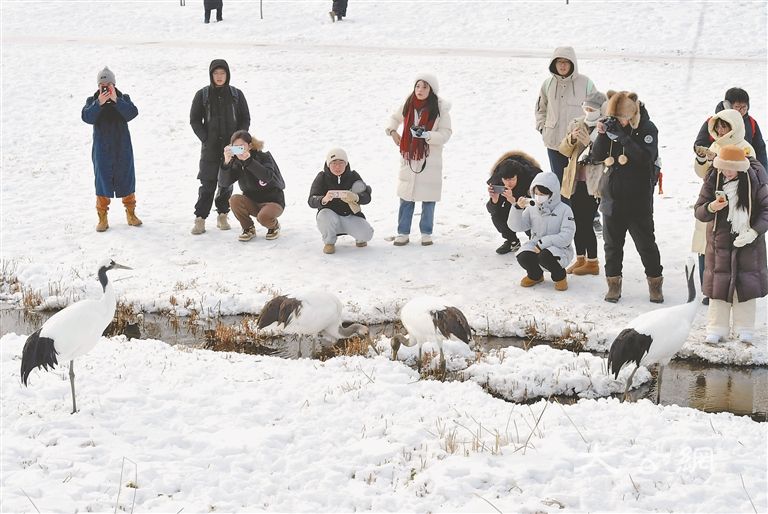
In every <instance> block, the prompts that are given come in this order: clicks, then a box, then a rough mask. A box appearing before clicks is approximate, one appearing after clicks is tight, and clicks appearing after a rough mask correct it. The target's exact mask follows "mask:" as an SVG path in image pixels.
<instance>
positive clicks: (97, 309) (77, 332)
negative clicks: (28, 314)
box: [21, 259, 132, 414]
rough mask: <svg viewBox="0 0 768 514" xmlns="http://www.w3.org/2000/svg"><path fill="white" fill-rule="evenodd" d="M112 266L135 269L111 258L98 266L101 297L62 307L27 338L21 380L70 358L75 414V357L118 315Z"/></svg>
mask: <svg viewBox="0 0 768 514" xmlns="http://www.w3.org/2000/svg"><path fill="white" fill-rule="evenodd" d="M113 269H132V268H129V267H128V266H123V265H122V264H118V263H116V262H115V261H113V260H111V259H109V260H106V261H104V262H102V263H101V264H100V265H99V271H98V277H99V282H101V287H102V289H103V291H104V293H103V294H102V296H101V298H100V299H98V300H90V299H89V300H80V301H79V302H76V303H73V304H72V305H70V306H68V307H67V308H65V309H62V310H60V311H59V312H57V313H56V314H54V315H53V316H51V317H50V318H49V319H48V321H46V322H45V323H43V326H42V327H40V328H39V329H38V330H37V331H36V332H35V333H34V334H32V335H31V336H29V337H28V338H27V341H26V342H25V343H24V349H23V350H22V354H21V382H22V383H23V384H24V385H25V386H27V385H28V383H27V381H28V380H29V374H30V373H31V372H32V370H33V369H35V368H43V369H44V370H46V371H48V368H54V367H55V366H56V365H57V364H59V362H60V361H61V362H66V361H69V383H70V386H71V387H72V414H74V413H75V412H77V403H76V402H75V371H74V360H75V359H77V358H79V357H82V356H83V355H85V354H86V353H88V352H89V351H91V350H92V349H93V347H94V346H96V343H98V342H99V338H100V337H101V335H102V334H103V333H104V329H105V328H107V325H109V323H110V322H111V321H112V318H114V316H115V307H116V306H117V300H116V298H115V290H114V289H113V288H112V284H111V283H110V282H109V279H108V278H107V272H108V271H109V270H113Z"/></svg>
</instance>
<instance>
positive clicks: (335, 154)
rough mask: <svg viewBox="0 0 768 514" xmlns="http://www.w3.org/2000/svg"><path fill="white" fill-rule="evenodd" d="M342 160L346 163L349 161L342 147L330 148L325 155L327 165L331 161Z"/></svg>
mask: <svg viewBox="0 0 768 514" xmlns="http://www.w3.org/2000/svg"><path fill="white" fill-rule="evenodd" d="M339 160H340V161H344V162H346V163H349V158H348V157H347V152H345V151H344V149H342V148H332V149H331V150H330V151H329V152H328V154H327V155H326V156H325V164H327V165H328V166H330V165H331V161H339Z"/></svg>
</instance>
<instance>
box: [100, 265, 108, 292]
mask: <svg viewBox="0 0 768 514" xmlns="http://www.w3.org/2000/svg"><path fill="white" fill-rule="evenodd" d="M99 282H101V288H102V289H103V290H104V291H106V290H107V284H108V283H109V279H108V278H107V267H106V266H102V267H101V268H99Z"/></svg>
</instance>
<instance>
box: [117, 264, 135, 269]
mask: <svg viewBox="0 0 768 514" xmlns="http://www.w3.org/2000/svg"><path fill="white" fill-rule="evenodd" d="M112 269H133V268H129V267H128V266H123V265H122V264H118V263H114V264H113V265H112Z"/></svg>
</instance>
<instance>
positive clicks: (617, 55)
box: [2, 34, 768, 64]
mask: <svg viewBox="0 0 768 514" xmlns="http://www.w3.org/2000/svg"><path fill="white" fill-rule="evenodd" d="M2 42H3V44H33V45H41V44H42V45H61V44H77V45H105V44H109V45H120V46H157V47H161V48H190V47H192V48H246V47H255V48H269V49H274V50H278V51H291V52H297V53H300V52H305V53H309V52H338V51H343V52H344V53H347V54H349V53H361V54H379V55H381V54H389V55H414V54H418V55H436V56H448V55H451V56H465V57H486V58H494V59H498V58H508V57H521V58H544V57H551V56H552V51H551V50H549V49H547V50H541V51H538V50H522V49H515V48H506V49H500V48H424V47H419V48H412V47H393V46H359V45H348V46H347V45H329V44H313V43H302V44H296V43H259V42H248V41H242V40H240V41H216V40H206V41H197V40H174V39H169V40H151V39H139V38H137V39H130V38H124V37H120V38H119V39H118V38H104V37H67V36H26V35H21V34H10V35H9V34H5V35H3V38H2ZM579 59H589V60H599V59H611V60H614V59H627V60H637V61H664V62H670V61H691V60H694V61H698V62H712V63H734V62H739V63H756V64H761V63H762V64H765V63H766V62H768V60H767V59H766V57H765V56H762V57H760V56H756V57H709V56H693V55H687V54H682V53H681V54H641V53H623V52H594V51H593V52H579Z"/></svg>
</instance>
